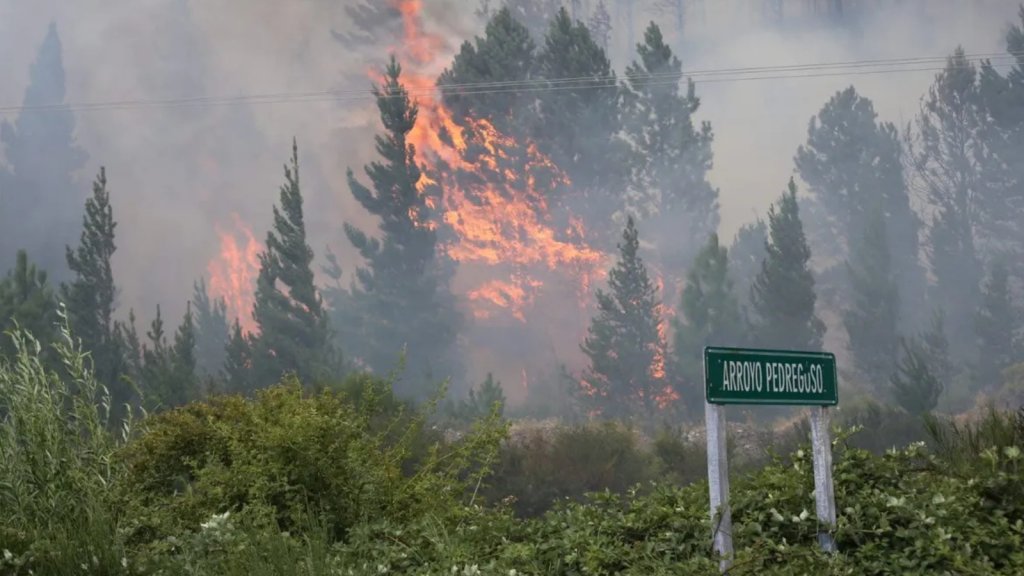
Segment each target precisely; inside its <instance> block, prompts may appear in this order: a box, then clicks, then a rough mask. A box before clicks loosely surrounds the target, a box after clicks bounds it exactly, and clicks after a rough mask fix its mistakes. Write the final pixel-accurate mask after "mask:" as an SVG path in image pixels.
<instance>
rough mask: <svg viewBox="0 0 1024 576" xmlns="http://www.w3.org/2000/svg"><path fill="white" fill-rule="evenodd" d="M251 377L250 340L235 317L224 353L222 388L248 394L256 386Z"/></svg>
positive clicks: (230, 391) (252, 376)
mask: <svg viewBox="0 0 1024 576" xmlns="http://www.w3.org/2000/svg"><path fill="white" fill-rule="evenodd" d="M253 378H254V375H253V362H252V342H251V340H250V339H249V338H248V337H247V336H246V335H245V334H244V333H243V332H242V325H241V324H239V322H238V319H237V318H235V323H234V325H232V327H231V339H230V340H228V345H227V347H226V348H225V353H224V389H225V391H226V392H228V393H230V394H243V395H244V394H250V393H251V392H252V391H253V390H255V388H256V386H255V382H254V379H253Z"/></svg>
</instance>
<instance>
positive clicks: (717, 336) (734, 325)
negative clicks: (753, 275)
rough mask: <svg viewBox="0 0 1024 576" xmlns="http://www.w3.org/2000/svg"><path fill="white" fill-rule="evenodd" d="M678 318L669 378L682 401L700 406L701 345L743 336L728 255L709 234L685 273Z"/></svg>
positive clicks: (734, 343) (733, 341)
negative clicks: (670, 376)
mask: <svg viewBox="0 0 1024 576" xmlns="http://www.w3.org/2000/svg"><path fill="white" fill-rule="evenodd" d="M680 312H681V315H682V320H679V319H676V318H673V319H672V325H673V328H674V331H675V353H674V354H673V366H674V372H675V374H674V375H673V380H675V381H677V382H681V384H682V386H681V389H682V392H683V403H684V405H686V406H687V407H688V408H689V409H690V414H691V415H696V412H695V411H694V408H696V407H699V406H703V403H702V402H701V398H702V397H703V393H702V390H703V383H704V375H703V364H702V357H703V350H704V347H705V346H737V345H739V344H742V343H743V342H741V339H742V338H743V336H744V332H745V331H744V330H743V324H742V321H741V316H740V308H739V302H738V301H737V300H736V295H735V293H734V291H733V284H732V280H731V278H730V277H729V256H728V252H727V251H726V249H725V247H723V246H720V245H719V243H718V235H717V234H712V235H711V238H710V239H709V240H708V242H707V244H706V245H705V246H704V249H703V250H701V252H700V253H699V254H698V255H697V259H696V260H695V261H694V263H693V266H692V267H691V268H690V273H689V275H688V276H687V281H686V288H684V289H683V296H682V303H681V305H680Z"/></svg>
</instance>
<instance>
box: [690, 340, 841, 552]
mask: <svg viewBox="0 0 1024 576" xmlns="http://www.w3.org/2000/svg"><path fill="white" fill-rule="evenodd" d="M704 391H705V398H706V400H707V401H706V402H705V404H704V419H705V422H706V431H707V432H706V436H707V442H708V487H709V492H710V496H711V523H712V526H713V529H714V534H713V538H714V547H715V551H716V552H717V553H718V554H719V555H721V557H722V560H721V565H720V568H721V570H722V571H723V572H725V571H726V570H728V568H729V563H730V561H731V560H732V554H733V546H732V515H731V511H730V509H729V463H728V461H727V457H726V426H725V405H727V404H755V405H788V406H812V407H813V408H811V443H812V445H813V455H814V497H815V504H816V506H815V510H816V512H817V516H818V521H819V522H820V523H821V527H820V529H819V533H818V543H819V545H820V546H821V548H822V550H824V551H826V552H835V551H836V545H835V540H834V539H833V538H832V529H833V528H834V527H835V524H836V503H835V488H834V486H833V484H832V442H831V439H830V437H829V414H828V406H835V405H836V404H838V403H839V386H838V378H837V375H836V359H835V356H834V355H832V354H827V353H821V352H793V351H782V350H750V349H746V350H745V349H739V348H718V347H707V348H705V349H704Z"/></svg>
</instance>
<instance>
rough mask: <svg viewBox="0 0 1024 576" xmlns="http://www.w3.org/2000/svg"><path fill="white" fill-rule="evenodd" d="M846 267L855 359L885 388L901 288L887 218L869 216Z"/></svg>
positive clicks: (895, 346) (846, 316)
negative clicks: (890, 242) (898, 283)
mask: <svg viewBox="0 0 1024 576" xmlns="http://www.w3.org/2000/svg"><path fill="white" fill-rule="evenodd" d="M851 251H852V253H851V255H850V259H849V260H848V261H847V264H846V269H847V275H848V278H849V282H850V296H851V298H850V303H849V306H848V307H847V308H846V310H845V311H844V313H843V325H844V326H845V328H846V333H847V335H848V336H849V348H850V353H851V355H852V356H853V363H854V365H855V366H856V367H857V369H858V371H859V372H860V373H861V375H862V376H863V377H864V378H865V379H866V380H867V381H868V383H869V384H870V385H871V386H873V387H874V388H875V389H876V390H882V389H884V388H885V383H886V380H887V379H888V377H889V376H890V375H891V374H892V372H893V366H894V365H895V362H896V355H897V353H898V352H899V335H898V334H897V327H898V326H899V321H900V296H899V289H898V287H897V285H896V281H895V278H894V275H893V270H892V259H891V258H890V255H889V242H888V233H887V229H886V225H885V218H884V217H883V216H882V214H881V213H880V212H877V211H876V212H875V213H874V214H873V215H870V216H868V218H867V220H866V221H865V229H864V232H863V233H862V235H861V238H860V240H859V242H857V243H855V244H854V245H853V246H852V247H851Z"/></svg>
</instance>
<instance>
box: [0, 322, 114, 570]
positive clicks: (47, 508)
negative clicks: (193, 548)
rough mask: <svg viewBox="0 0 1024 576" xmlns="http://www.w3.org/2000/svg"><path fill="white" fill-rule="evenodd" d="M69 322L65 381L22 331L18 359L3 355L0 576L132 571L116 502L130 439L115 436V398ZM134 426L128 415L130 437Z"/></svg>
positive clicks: (62, 348) (60, 352) (16, 341)
mask: <svg viewBox="0 0 1024 576" xmlns="http://www.w3.org/2000/svg"><path fill="white" fill-rule="evenodd" d="M62 323H63V326H62V327H61V330H60V340H59V341H58V342H57V343H56V344H55V353H56V354H55V355H56V356H57V357H58V358H59V359H60V361H61V364H62V370H63V371H64V373H65V374H66V375H67V378H63V377H61V376H60V375H58V374H56V373H54V372H51V371H48V370H47V369H46V368H45V366H44V363H43V361H42V360H41V353H42V350H41V346H40V345H39V343H38V342H37V341H36V340H34V339H33V338H32V336H31V335H29V334H27V333H24V332H20V331H16V332H14V333H13V334H10V335H9V336H10V338H11V339H12V342H13V345H14V349H15V354H14V356H13V357H12V358H3V357H0V518H3V523H2V526H0V549H3V551H4V557H2V558H0V572H3V573H7V574H23V573H25V574H28V573H37V574H77V573H80V572H81V571H82V569H83V568H82V567H83V566H87V567H89V568H90V569H91V570H95V571H98V572H101V573H107V574H116V573H120V572H121V571H123V570H124V566H123V564H122V563H123V562H124V559H125V555H124V551H123V549H122V547H121V545H120V539H119V536H118V527H119V523H120V521H121V518H120V516H119V515H118V514H117V512H116V510H115V508H114V506H113V502H112V499H111V494H110V488H111V487H112V486H113V485H115V484H116V483H117V481H118V480H119V477H120V469H119V468H118V467H117V466H116V465H115V464H114V463H113V462H112V459H113V455H114V453H115V451H116V450H117V449H118V446H119V445H120V444H121V440H122V439H123V438H122V439H118V438H116V437H115V436H114V435H113V434H111V433H110V431H109V427H108V425H109V423H110V408H111V406H110V401H111V400H110V394H109V393H108V392H107V390H106V389H104V388H103V387H102V386H100V385H99V384H98V383H97V382H96V380H95V378H94V377H93V374H92V372H91V371H90V369H89V367H88V362H87V358H88V357H87V356H86V355H85V354H84V353H83V352H82V351H81V350H80V348H79V347H78V346H77V345H76V344H75V342H74V341H73V340H72V338H71V334H70V332H69V331H68V329H67V324H66V320H64V319H63V318H62ZM129 416H130V415H129ZM130 428H131V419H130V417H129V419H128V420H127V421H126V423H125V428H124V433H125V435H127V434H128V432H129V430H130Z"/></svg>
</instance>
